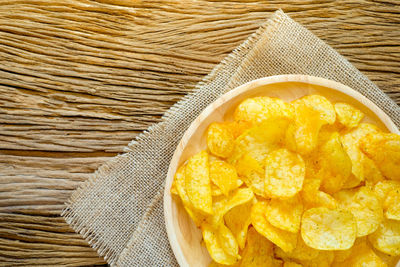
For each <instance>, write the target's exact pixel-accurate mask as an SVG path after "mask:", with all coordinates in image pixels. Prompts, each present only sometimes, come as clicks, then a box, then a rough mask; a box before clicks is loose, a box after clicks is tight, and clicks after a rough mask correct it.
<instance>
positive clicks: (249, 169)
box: [236, 154, 265, 196]
mask: <svg viewBox="0 0 400 267" xmlns="http://www.w3.org/2000/svg"><path fill="white" fill-rule="evenodd" d="M236 170H237V173H238V174H239V176H240V177H241V178H242V179H243V181H244V182H245V184H246V185H247V186H248V187H250V188H251V189H252V190H253V192H254V193H255V194H257V195H259V196H265V190H264V180H265V171H264V168H263V167H262V165H261V164H260V163H259V162H258V161H257V160H255V159H254V158H253V157H252V156H250V155H249V154H245V155H244V156H243V157H241V158H240V159H239V160H238V161H237V163H236Z"/></svg>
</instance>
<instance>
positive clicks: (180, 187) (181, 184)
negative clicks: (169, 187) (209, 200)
mask: <svg viewBox="0 0 400 267" xmlns="http://www.w3.org/2000/svg"><path fill="white" fill-rule="evenodd" d="M185 168H186V167H185V165H182V166H180V167H179V169H178V170H177V172H176V173H175V177H174V181H175V185H176V190H177V192H178V195H179V197H180V198H181V200H182V204H183V206H184V208H185V210H186V212H187V213H188V214H189V216H190V218H192V220H193V222H194V223H195V224H196V226H197V227H200V224H201V223H202V221H203V220H204V217H203V216H202V215H201V214H200V212H199V211H197V210H196V209H195V208H194V207H193V205H192V202H190V199H189V196H188V195H187V192H186V188H185V183H186V182H185V180H186V179H185Z"/></svg>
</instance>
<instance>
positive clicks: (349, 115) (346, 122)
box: [334, 103, 364, 128]
mask: <svg viewBox="0 0 400 267" xmlns="http://www.w3.org/2000/svg"><path fill="white" fill-rule="evenodd" d="M334 107H335V111H336V118H337V120H338V122H339V123H340V124H342V125H343V126H345V127H346V128H354V127H356V126H357V125H358V124H359V123H360V121H361V120H362V119H363V118H364V113H362V112H361V111H360V110H358V109H356V108H355V107H353V106H352V105H349V104H346V103H336V104H335V105H334Z"/></svg>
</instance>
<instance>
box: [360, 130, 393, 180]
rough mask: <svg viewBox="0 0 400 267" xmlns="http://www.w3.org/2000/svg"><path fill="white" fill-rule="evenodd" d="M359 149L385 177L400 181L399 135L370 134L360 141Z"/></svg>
mask: <svg viewBox="0 0 400 267" xmlns="http://www.w3.org/2000/svg"><path fill="white" fill-rule="evenodd" d="M360 148H361V150H362V151H363V152H364V153H365V154H366V155H367V156H368V157H369V158H371V159H372V160H373V161H374V162H375V163H376V165H377V166H378V168H379V169H380V171H381V172H382V174H383V175H384V176H385V177H387V178H389V179H392V180H400V167H399V165H400V135H397V134H393V133H371V134H368V135H367V136H366V137H365V138H364V139H362V140H361V143H360Z"/></svg>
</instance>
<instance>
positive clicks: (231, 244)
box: [218, 223, 239, 257]
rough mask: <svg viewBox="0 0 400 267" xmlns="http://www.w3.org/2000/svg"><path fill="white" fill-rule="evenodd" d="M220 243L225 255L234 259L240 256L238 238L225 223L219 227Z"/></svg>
mask: <svg viewBox="0 0 400 267" xmlns="http://www.w3.org/2000/svg"><path fill="white" fill-rule="evenodd" d="M218 241H219V244H220V245H221V247H222V249H223V250H224V251H225V253H227V254H229V255H231V256H234V257H238V256H239V246H238V243H237V241H236V238H235V236H234V235H233V234H232V232H231V230H229V228H228V227H226V226H225V224H223V223H221V224H220V225H219V226H218Z"/></svg>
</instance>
